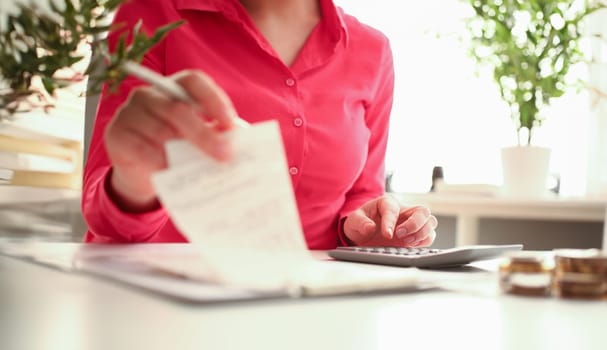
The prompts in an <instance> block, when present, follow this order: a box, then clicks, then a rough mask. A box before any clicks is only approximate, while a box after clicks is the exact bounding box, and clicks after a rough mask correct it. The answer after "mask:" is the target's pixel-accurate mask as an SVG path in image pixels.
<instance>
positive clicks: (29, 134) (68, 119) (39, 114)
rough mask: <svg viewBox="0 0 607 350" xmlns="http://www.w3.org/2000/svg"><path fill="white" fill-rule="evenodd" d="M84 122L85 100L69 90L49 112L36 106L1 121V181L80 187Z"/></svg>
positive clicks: (41, 185) (45, 185) (40, 185)
mask: <svg viewBox="0 0 607 350" xmlns="http://www.w3.org/2000/svg"><path fill="white" fill-rule="evenodd" d="M59 97H61V98H59ZM83 125H84V100H83V99H82V98H76V97H74V96H72V95H70V94H67V93H66V94H64V95H62V96H58V100H57V106H56V107H55V108H53V109H51V110H50V111H49V112H48V113H47V112H45V111H44V110H42V109H34V110H32V111H31V112H24V113H21V112H19V113H16V114H15V115H14V116H13V117H12V118H11V119H9V120H3V121H2V122H0V181H2V182H4V183H7V184H12V185H25V186H38V187H54V188H57V187H58V188H73V189H78V188H80V186H81V177H82V171H81V168H82V146H81V144H82V142H81V141H82V137H83V128H82V127H83Z"/></svg>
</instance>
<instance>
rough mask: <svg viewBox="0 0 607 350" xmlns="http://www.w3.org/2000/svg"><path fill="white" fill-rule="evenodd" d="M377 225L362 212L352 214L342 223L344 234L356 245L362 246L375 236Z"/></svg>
mask: <svg viewBox="0 0 607 350" xmlns="http://www.w3.org/2000/svg"><path fill="white" fill-rule="evenodd" d="M376 228H377V225H376V224H375V222H374V221H373V220H371V219H370V218H369V217H368V216H367V215H365V213H364V212H363V211H362V210H357V211H354V212H352V213H351V214H350V215H348V217H347V218H346V221H345V222H344V234H345V235H346V237H348V238H349V239H350V240H351V241H353V242H354V243H356V244H363V243H365V242H367V241H368V240H370V239H371V238H372V237H373V235H374V234H375V230H376Z"/></svg>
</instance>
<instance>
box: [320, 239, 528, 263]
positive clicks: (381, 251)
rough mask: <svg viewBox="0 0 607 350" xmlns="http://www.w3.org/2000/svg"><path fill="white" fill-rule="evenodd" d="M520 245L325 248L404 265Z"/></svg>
mask: <svg viewBox="0 0 607 350" xmlns="http://www.w3.org/2000/svg"><path fill="white" fill-rule="evenodd" d="M521 249H523V245H522V244H507V245H471V246H462V247H456V248H450V249H435V248H396V247H337V248H336V249H333V250H330V251H328V254H329V256H330V257H332V258H333V259H336V260H344V261H352V262H361V263H368V264H380V265H392V266H405V267H410V266H414V267H425V268H437V267H450V266H461V265H466V264H469V263H471V262H474V261H478V260H487V259H492V258H496V257H499V256H501V255H503V254H504V253H507V252H510V251H516V250H521Z"/></svg>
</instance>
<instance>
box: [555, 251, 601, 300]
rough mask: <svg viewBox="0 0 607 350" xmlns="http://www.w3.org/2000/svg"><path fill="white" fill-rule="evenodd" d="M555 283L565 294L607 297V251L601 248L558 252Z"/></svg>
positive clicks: (573, 296)
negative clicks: (606, 252) (604, 251)
mask: <svg viewBox="0 0 607 350" xmlns="http://www.w3.org/2000/svg"><path fill="white" fill-rule="evenodd" d="M554 253H555V254H554V259H555V269H554V277H553V285H554V290H555V292H556V295H558V296H560V297H563V298H584V299H602V298H607V255H605V254H604V253H602V252H601V251H600V250H597V249H562V250H556V251H555V252H554Z"/></svg>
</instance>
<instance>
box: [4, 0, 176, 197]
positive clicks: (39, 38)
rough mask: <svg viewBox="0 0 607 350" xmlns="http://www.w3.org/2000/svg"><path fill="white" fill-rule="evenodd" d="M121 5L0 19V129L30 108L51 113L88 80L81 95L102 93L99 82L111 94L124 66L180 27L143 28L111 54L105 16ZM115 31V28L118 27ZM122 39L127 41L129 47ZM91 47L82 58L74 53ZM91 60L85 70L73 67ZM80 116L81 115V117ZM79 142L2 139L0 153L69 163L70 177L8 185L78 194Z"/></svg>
mask: <svg viewBox="0 0 607 350" xmlns="http://www.w3.org/2000/svg"><path fill="white" fill-rule="evenodd" d="M123 1H124V0H63V2H62V3H59V1H58V0H48V4H47V6H42V7H38V6H36V5H35V4H34V3H29V4H27V5H26V4H20V5H16V6H15V11H14V13H12V14H7V15H6V17H5V14H4V13H2V17H3V18H0V25H3V27H1V28H0V123H3V122H5V121H6V120H9V119H14V118H17V117H18V116H19V114H20V113H22V112H29V111H32V110H34V109H44V110H45V111H48V110H49V109H51V108H53V107H54V104H55V93H56V91H57V90H59V89H62V88H66V87H68V86H70V85H72V84H74V83H77V82H80V81H82V80H83V79H85V78H87V77H88V81H87V84H88V88H87V90H88V91H89V92H91V93H93V94H97V93H99V92H100V90H101V87H102V85H103V84H104V83H108V85H109V87H110V89H115V88H116V87H117V86H118V85H119V84H120V83H121V82H122V81H123V80H124V78H125V77H126V73H125V72H124V70H123V69H122V66H123V64H124V63H125V62H127V61H135V62H139V61H141V59H142V58H143V56H144V55H145V53H146V52H147V51H149V49H151V48H152V47H153V46H154V45H155V44H156V43H158V42H159V41H160V40H162V39H163V37H164V36H165V35H166V34H167V33H168V32H169V31H170V30H172V29H173V28H175V27H176V26H178V25H179V24H180V23H181V22H175V23H171V24H169V25H166V26H164V27H161V28H159V29H158V30H156V31H155V32H154V33H151V35H149V36H148V35H147V34H146V33H144V32H143V31H141V23H139V24H138V25H136V26H135V27H134V28H133V29H132V30H130V31H129V30H127V31H125V32H124V34H123V35H122V37H121V38H120V39H119V40H118V44H117V45H116V48H115V49H114V51H113V53H112V54H110V53H109V49H108V47H107V41H106V40H105V37H106V34H107V33H108V32H109V31H111V30H115V29H118V28H113V27H111V26H110V25H109V22H110V19H111V14H112V12H114V11H115V10H116V9H117V8H118V6H119V5H120V4H121V3H122V2H123ZM117 26H120V24H117ZM127 36H128V37H130V39H129V40H128V41H127ZM82 45H90V46H91V50H89V51H90V52H92V53H93V54H92V55H91V56H90V57H87V56H86V55H85V54H83V50H81V49H80V48H81V47H82ZM85 59H89V60H90V61H89V65H88V68H87V69H86V70H84V71H83V69H77V68H75V66H76V65H77V64H78V63H80V62H81V61H83V60H85ZM83 117H84V116H83ZM81 147H82V146H81V145H80V143H78V142H73V141H61V142H59V143H58V144H53V145H52V147H51V145H48V144H47V141H40V140H37V139H21V138H14V137H10V136H4V135H0V151H2V152H10V153H12V154H20V153H27V154H32V153H33V154H37V155H41V156H50V157H59V158H61V159H64V160H68V161H70V162H71V163H73V164H74V171H73V172H71V173H55V172H49V171H38V170H32V169H16V170H15V169H11V170H14V171H12V176H11V178H10V181H9V183H11V184H19V185H28V186H42V187H66V188H75V189H79V188H80V184H81V180H82V179H81V177H82V174H81V165H82V162H81V157H82V149H81Z"/></svg>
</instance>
